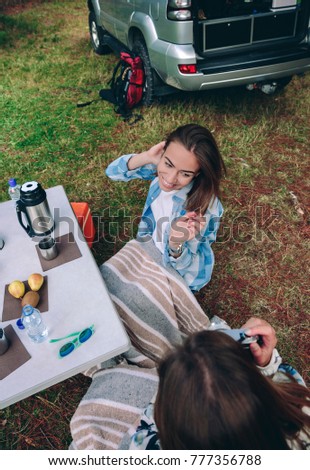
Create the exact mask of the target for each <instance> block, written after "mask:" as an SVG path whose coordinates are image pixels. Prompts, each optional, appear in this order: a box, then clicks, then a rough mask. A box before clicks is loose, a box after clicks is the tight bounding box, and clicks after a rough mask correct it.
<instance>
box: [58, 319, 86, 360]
mask: <svg viewBox="0 0 310 470" xmlns="http://www.w3.org/2000/svg"><path fill="white" fill-rule="evenodd" d="M94 333H95V326H94V325H91V326H90V327H88V328H85V329H84V330H82V331H76V332H74V333H71V334H70V335H67V336H63V337H62V338H56V339H51V340H50V343H56V342H57V341H62V340H64V339H67V338H71V337H73V336H76V338H74V339H73V340H72V341H69V342H68V343H65V344H64V345H63V346H61V348H60V349H59V352H58V355H59V357H60V358H62V357H66V356H68V354H70V353H72V352H73V351H74V350H75V349H76V348H78V347H79V346H81V345H82V344H83V343H85V342H86V341H87V340H89V338H91V337H92V335H93V334H94Z"/></svg>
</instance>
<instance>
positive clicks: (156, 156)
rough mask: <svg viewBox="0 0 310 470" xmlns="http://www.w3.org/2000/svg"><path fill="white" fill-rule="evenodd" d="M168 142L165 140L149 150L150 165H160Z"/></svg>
mask: <svg viewBox="0 0 310 470" xmlns="http://www.w3.org/2000/svg"><path fill="white" fill-rule="evenodd" d="M165 144H166V141H165V140H163V141H162V142H159V144H156V145H153V147H151V148H150V149H149V150H147V152H146V153H147V155H148V157H149V159H150V163H153V165H156V166H157V165H158V163H159V160H160V159H161V157H162V154H163V151H164V147H165Z"/></svg>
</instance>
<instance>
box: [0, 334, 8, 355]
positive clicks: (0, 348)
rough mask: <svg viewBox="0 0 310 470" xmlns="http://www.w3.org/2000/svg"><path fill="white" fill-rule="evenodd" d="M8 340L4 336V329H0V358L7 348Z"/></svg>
mask: <svg viewBox="0 0 310 470" xmlns="http://www.w3.org/2000/svg"><path fill="white" fill-rule="evenodd" d="M9 345H10V343H9V340H8V339H7V337H6V336H5V333H4V329H3V328H0V356H2V354H4V353H5V352H6V351H7V350H8V348H9Z"/></svg>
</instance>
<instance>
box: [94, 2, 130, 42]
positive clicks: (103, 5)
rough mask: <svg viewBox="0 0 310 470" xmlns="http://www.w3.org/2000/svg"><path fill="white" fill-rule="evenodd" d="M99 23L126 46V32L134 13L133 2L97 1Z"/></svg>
mask: <svg viewBox="0 0 310 470" xmlns="http://www.w3.org/2000/svg"><path fill="white" fill-rule="evenodd" d="M99 3H100V10H101V18H100V19H101V23H102V24H104V25H105V29H106V30H107V31H108V32H110V33H111V34H112V35H113V36H114V37H116V38H117V39H118V40H119V41H120V42H122V43H123V44H127V30H128V24H129V19H130V16H131V15H132V13H133V11H134V4H135V1H134V0H118V1H116V0H99Z"/></svg>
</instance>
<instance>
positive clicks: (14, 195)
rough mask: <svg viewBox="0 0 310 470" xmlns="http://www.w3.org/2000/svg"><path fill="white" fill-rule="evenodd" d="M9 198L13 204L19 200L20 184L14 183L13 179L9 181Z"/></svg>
mask: <svg viewBox="0 0 310 470" xmlns="http://www.w3.org/2000/svg"><path fill="white" fill-rule="evenodd" d="M9 196H10V198H11V199H12V201H15V202H16V201H18V200H19V198H20V184H17V183H16V179H15V178H11V179H9Z"/></svg>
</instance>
